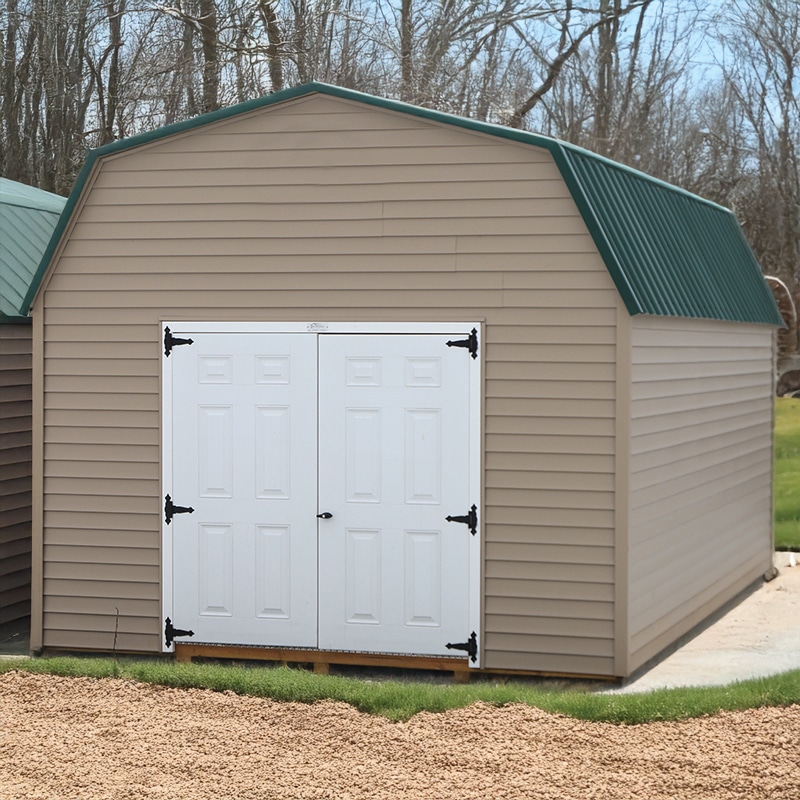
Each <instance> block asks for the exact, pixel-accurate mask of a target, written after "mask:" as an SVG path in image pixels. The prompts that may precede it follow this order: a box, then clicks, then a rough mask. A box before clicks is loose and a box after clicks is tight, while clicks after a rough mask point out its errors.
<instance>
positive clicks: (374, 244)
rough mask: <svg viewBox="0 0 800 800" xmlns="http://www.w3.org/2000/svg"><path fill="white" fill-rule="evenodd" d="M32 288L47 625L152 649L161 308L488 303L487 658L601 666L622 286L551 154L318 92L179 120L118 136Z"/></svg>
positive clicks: (175, 314) (609, 576) (171, 312)
mask: <svg viewBox="0 0 800 800" xmlns="http://www.w3.org/2000/svg"><path fill="white" fill-rule="evenodd" d="M263 130H268V131H270V133H269V134H265V133H263V132H262V131H263ZM45 307H46V342H45V375H44V381H45V387H46V396H45V422H46V431H45V443H44V447H45V491H46V500H45V525H46V531H45V552H46V558H47V569H46V573H45V594H46V597H45V644H46V645H47V644H51V645H53V646H61V645H63V644H64V643H65V642H67V641H68V640H69V641H71V642H73V644H72V646H77V645H81V646H86V647H110V646H111V641H112V638H113V632H114V628H115V625H116V624H117V620H116V611H115V609H116V608H119V609H120V618H119V632H118V647H119V648H120V649H150V650H156V649H157V648H158V647H159V630H160V622H159V618H158V608H159V601H158V597H159V594H158V581H159V566H158V565H159V550H158V548H159V537H158V532H159V529H160V518H161V510H160V505H161V504H160V500H159V475H160V472H159V450H160V448H159V414H160V411H159V409H160V400H159V363H160V359H161V357H162V356H161V347H160V344H159V340H160V328H159V322H160V320H163V319H175V318H177V319H190V320H232V321H235V320H254V321H259V320H267V321H280V320H299V321H314V320H330V321H335V320H342V321H350V320H352V321H367V320H378V321H392V320H396V321H445V320H473V319H474V320H479V319H485V320H486V327H485V335H484V340H483V342H482V352H483V354H484V357H485V373H486V396H485V443H486V452H485V466H486V473H485V474H486V486H485V514H484V519H483V521H484V523H485V538H486V544H485V554H486V566H485V570H484V572H485V591H486V601H485V625H486V638H485V642H484V664H485V665H486V666H487V667H495V668H520V669H531V670H543V671H562V672H570V671H571V672H580V673H603V674H609V673H610V672H612V652H613V620H614V604H613V544H614V541H613V538H614V537H613V488H614V481H613V468H614V445H613V442H614V440H613V436H614V414H615V411H614V398H615V390H614V376H615V366H614V361H615V332H614V325H615V319H616V317H615V313H616V311H615V309H616V294H615V290H614V288H613V285H612V282H611V279H610V277H609V276H608V274H607V272H606V270H605V268H604V266H603V264H602V262H601V261H600V259H599V256H598V255H597V254H596V252H595V250H594V246H593V244H592V242H591V238H590V237H589V235H588V233H587V231H586V229H585V227H584V226H583V223H582V221H581V220H580V217H579V215H578V212H577V209H576V207H575V205H574V203H573V202H572V200H571V198H570V197H569V195H568V193H567V191H566V188H565V187H564V185H563V182H562V181H561V178H560V176H559V173H558V171H557V169H556V167H555V165H554V163H553V162H552V159H551V157H550V156H549V155H548V154H546V153H545V152H543V151H537V150H535V149H533V148H530V147H522V146H518V145H514V144H511V143H507V142H502V141H499V140H495V139H493V138H490V137H484V136H480V135H476V134H469V133H466V132H463V131H459V130H457V129H454V128H449V127H443V126H439V125H434V124H432V123H428V122H425V121H422V120H418V119H414V118H410V117H407V116H405V115H396V114H392V113H389V112H384V111H378V110H374V109H367V110H365V109H364V108H363V107H361V106H359V105H351V104H350V103H347V102H344V101H338V100H333V99H330V98H325V97H321V96H320V97H316V98H313V99H310V100H308V101H305V102H298V103H295V104H292V105H289V106H285V107H283V108H281V109H272V110H271V111H269V113H265V114H263V115H259V114H255V115H250V116H248V117H243V118H240V119H238V120H234V121H232V122H228V123H226V124H217V125H214V126H212V127H209V128H207V129H201V130H195V131H194V132H192V133H190V134H185V135H182V136H179V137H175V138H172V139H169V140H165V141H163V142H160V143H157V144H155V145H153V146H150V147H147V148H144V149H141V150H140V151H136V152H130V153H127V154H122V155H120V156H118V157H114V158H112V159H109V161H108V162H107V163H106V164H105V165H104V167H103V169H102V171H101V172H100V173H99V176H98V177H97V179H96V181H95V183H94V186H93V190H92V192H91V194H90V195H89V196H88V199H87V201H86V203H85V205H84V206H83V207H82V208H81V210H80V214H79V217H78V221H77V224H76V226H75V228H74V230H73V232H72V237H71V240H70V242H69V244H68V245H67V246H66V247H65V249H64V252H63V254H62V255H61V258H60V262H59V264H58V269H57V270H56V272H55V274H54V275H53V277H52V280H51V281H50V282H49V284H48V286H47V290H46V295H45ZM110 572H111V573H113V575H114V576H116V580H118V581H120V582H121V583H120V584H119V585H121V586H123V587H124V589H125V591H124V592H117V591H116V589H115V586H117V585H118V584H117V583H116V582H115V581H114V580H112V579H111V577H110V575H109V573H110ZM136 587H141V589H142V591H141V593H139V592H137V590H136ZM83 617H85V618H86V625H85V627H82V624H81V620H82V618H83ZM82 630H84V631H85V633H84V632H81V631H82Z"/></svg>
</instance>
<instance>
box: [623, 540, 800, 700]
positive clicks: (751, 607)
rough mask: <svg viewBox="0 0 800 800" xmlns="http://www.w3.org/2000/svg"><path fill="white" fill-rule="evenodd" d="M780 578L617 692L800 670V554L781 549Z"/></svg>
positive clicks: (778, 556)
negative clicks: (783, 551) (784, 551)
mask: <svg viewBox="0 0 800 800" xmlns="http://www.w3.org/2000/svg"><path fill="white" fill-rule="evenodd" d="M774 564H775V566H776V567H777V568H778V570H779V573H778V577H777V578H775V579H774V580H772V581H770V582H769V583H764V584H763V585H762V586H761V587H759V588H758V589H756V591H754V592H753V593H752V594H751V595H749V596H748V597H746V598H745V599H744V600H743V601H742V602H741V603H739V605H737V606H735V607H734V608H733V609H731V610H730V611H729V612H728V613H727V614H726V615H725V616H724V617H722V618H721V619H719V620H718V621H717V622H715V623H714V624H713V625H711V626H710V627H708V628H706V629H705V630H703V631H702V632H701V633H699V634H698V635H697V636H696V637H694V638H693V639H691V640H690V641H689V642H687V643H686V644H685V645H683V646H682V647H680V648H679V649H678V650H676V651H675V652H674V653H672V654H671V655H669V656H667V657H666V658H665V659H664V660H663V661H661V662H660V663H658V664H656V666H654V667H653V668H652V669H651V670H649V671H648V672H646V673H645V674H644V675H642V676H641V677H639V678H637V679H635V680H633V681H631V682H630V683H627V684H626V685H624V686H623V687H621V688H616V689H613V690H611V691H612V692H615V693H632V692H648V691H651V690H653V689H668V688H675V687H679V686H718V685H725V684H729V683H734V682H735V681H742V680H748V679H749V678H761V677H766V676H768V675H777V674H778V673H781V672H786V671H788V670H792V669H800V553H776V554H775V559H774Z"/></svg>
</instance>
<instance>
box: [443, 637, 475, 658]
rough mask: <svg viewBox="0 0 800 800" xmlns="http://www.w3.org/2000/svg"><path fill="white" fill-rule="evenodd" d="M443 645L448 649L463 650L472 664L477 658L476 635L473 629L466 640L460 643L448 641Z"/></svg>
mask: <svg viewBox="0 0 800 800" xmlns="http://www.w3.org/2000/svg"><path fill="white" fill-rule="evenodd" d="M445 647H446V648H447V649H448V650H465V651H466V653H467V655H468V656H469V660H470V661H471V662H472V663H473V664H474V663H475V662H476V661H477V660H478V636H477V635H476V633H475V631H472V636H470V637H469V639H468V640H467V641H466V642H461V643H460V644H452V643H451V642H448V643H447V644H446V645H445Z"/></svg>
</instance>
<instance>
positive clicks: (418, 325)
mask: <svg viewBox="0 0 800 800" xmlns="http://www.w3.org/2000/svg"><path fill="white" fill-rule="evenodd" d="M165 326H169V328H170V330H171V331H172V333H173V335H175V336H183V335H184V334H187V335H188V334H191V333H219V334H225V333H296V334H306V335H309V334H310V335H320V334H322V335H324V334H326V333H338V334H347V333H360V334H364V333H366V334H369V333H375V334H378V333H380V334H393V333H394V334H398V335H408V334H415V333H416V334H442V335H456V336H460V335H463V334H465V333H467V332H469V331H470V330H471V329H472V328H475V329H476V330H477V332H478V340H479V343H480V344H479V347H478V358H477V359H472V358H470V355H469V353H467V352H466V351H464V357H465V358H466V359H467V360H468V362H469V365H470V373H469V392H470V421H469V424H470V434H469V478H468V480H469V490H470V496H472V497H474V498H476V499H475V504H476V505H477V507H478V526H477V530H476V534H475V535H474V536H472V535H471V534H469V533H467V535H469V536H470V548H469V573H470V574H469V609H468V615H469V628H470V629H469V630H467V631H465V632H464V638H465V639H467V638H468V637H469V635H470V633H471V632H472V631H475V632H476V633H477V635H478V654H477V659H476V661H475V662H474V663H473V662H472V661H470V663H469V666H470V667H471V668H476V669H477V668H480V666H481V663H482V655H483V626H482V606H483V583H482V579H483V547H482V542H483V535H482V530H483V509H484V502H483V486H482V484H481V475H482V468H483V426H482V422H483V383H482V381H483V377H482V376H483V370H482V363H483V357H484V356H483V352H484V348H483V337H482V324H481V323H480V322H473V321H467V322H464V321H461V322H324V321H319V322H208V321H205V322H199V321H197V322H194V321H184V322H180V321H178V322H176V321H174V320H172V321H170V320H165V321H162V322H161V324H160V327H159V330H158V336H157V341H159V342H160V341H161V339H162V338H163V335H164V327H165ZM173 361H174V359H173V358H166V357H165V356H164V354H163V352H162V353H161V359H160V362H161V493H160V495H159V499H160V498H162V497H164V495H165V494H167V493H168V492H170V490H171V486H170V484H171V482H172V472H173V469H172V468H173V459H172V439H173V430H172V399H173V398H172V377H173V376H172V363H173ZM159 509H160V503H159ZM159 513H160V511H159ZM160 519H161V587H162V589H161V605H162V607H161V619H160V622H162V623H163V621H164V619H165V618H166V617H170V618H172V616H173V592H174V586H173V580H172V575H173V566H174V565H173V557H172V547H173V541H172V529H171V527H170V526H168V525H166V523H165V522H164V517H163V515H160ZM173 622H174V624H175V625H177V626H180V624H181V623H180V620H173ZM189 642H190V640H189ZM161 647H162V652H165V653H172V652H174V651H175V645H174V643H173V644H172V645H171V646H169V647H167V646H166V642H165V641H164V640H163V638H162V643H161Z"/></svg>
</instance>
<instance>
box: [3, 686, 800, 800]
mask: <svg viewBox="0 0 800 800" xmlns="http://www.w3.org/2000/svg"><path fill="white" fill-rule="evenodd" d="M401 797H402V798H425V800H437V799H438V798H448V799H449V798H458V800H470V798H481V800H484V798H493V799H494V798H536V799H537V800H565V798H570V799H572V798H574V800H584V799H585V798H602V800H618V799H619V800H622V799H623V798H624V799H625V800H627V799H628V798H635V799H636V800H661V798H680V800H694V799H697V800H699V799H700V798H702V800H710V799H712V798H713V800H734V798H735V800H745V798H746V800H761V799H762V798H763V800H767V798H769V800H797V798H798V797H800V706H792V707H790V708H785V709H774V708H767V709H758V710H753V711H747V712H739V713H725V714H720V715H718V716H714V717H706V718H702V719H698V720H691V721H686V722H677V723H655V724H650V725H637V726H629V727H624V726H615V725H608V724H588V723H583V722H578V721H576V720H573V719H570V718H567V717H561V716H556V715H551V714H546V713H544V712H542V711H538V710H536V709H533V708H529V707H527V706H521V705H517V706H509V707H506V708H500V709H498V708H494V707H491V706H488V705H482V704H478V705H474V706H471V707H469V708H466V709H462V710H458V711H450V712H447V713H444V714H419V715H417V716H415V717H414V718H412V719H411V720H409V721H408V722H405V723H392V722H388V721H386V720H384V719H382V718H377V717H371V716H367V715H364V714H361V713H359V712H358V711H356V710H355V709H353V708H351V707H350V706H347V705H344V704H342V703H332V702H325V703H317V704H315V705H310V706H309V705H300V704H292V703H276V702H273V701H270V700H263V699H259V698H251V697H238V696H236V695H234V694H231V693H224V694H222V693H214V692H209V691H202V690H178V689H167V688H162V687H154V686H147V685H142V684H138V683H134V682H131V681H123V680H93V679H88V678H57V677H51V676H42V675H32V674H26V673H15V672H11V673H7V674H6V675H2V676H0V798H2V800H10V799H11V798H13V799H14V800H17V798H19V799H20V800H22V798H25V800H37V799H38V798H46V799H47V800H61V798H64V799H65V800H66V798H69V800H74V798H81V800H99V799H100V798H109V799H111V798H113V800H129V799H130V800H133V799H134V798H135V799H136V800H139V798H147V800H167V799H169V800H177V799H178V798H180V800H198V799H199V798H208V800H223V798H236V800H251V798H252V800H256V798H257V799H258V800H272V799H273V798H282V799H283V798H286V799H287V800H288V799H289V798H291V800H310V799H311V798H315V799H316V798H336V799H337V800H355V798H370V799H371V800H377V799H378V798H387V800H388V798H392V800H396V798H401Z"/></svg>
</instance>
